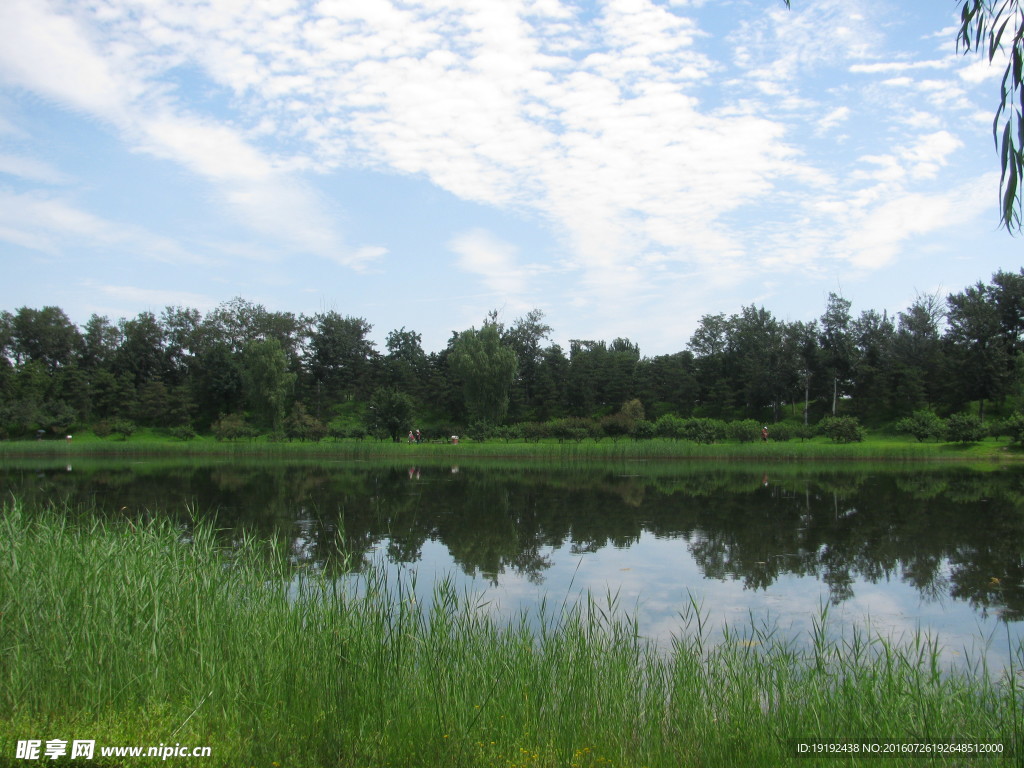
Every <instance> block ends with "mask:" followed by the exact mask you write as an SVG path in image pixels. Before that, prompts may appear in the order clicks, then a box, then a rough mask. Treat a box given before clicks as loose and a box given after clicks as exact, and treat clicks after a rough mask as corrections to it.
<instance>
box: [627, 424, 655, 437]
mask: <svg viewBox="0 0 1024 768" xmlns="http://www.w3.org/2000/svg"><path fill="white" fill-rule="evenodd" d="M632 434H633V439H634V440H650V439H651V438H653V437H654V424H653V423H652V422H650V421H645V420H641V421H638V422H636V423H635V424H634V425H633V433H632Z"/></svg>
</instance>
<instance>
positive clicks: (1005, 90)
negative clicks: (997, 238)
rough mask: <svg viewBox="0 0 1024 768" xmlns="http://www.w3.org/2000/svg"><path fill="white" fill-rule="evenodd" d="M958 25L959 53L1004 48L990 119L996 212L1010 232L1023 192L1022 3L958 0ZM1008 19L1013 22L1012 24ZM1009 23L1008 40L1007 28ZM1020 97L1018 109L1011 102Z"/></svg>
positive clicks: (1018, 223)
mask: <svg viewBox="0 0 1024 768" xmlns="http://www.w3.org/2000/svg"><path fill="white" fill-rule="evenodd" d="M961 3H962V5H961V8H960V30H959V31H958V32H957V36H956V41H957V47H958V48H959V47H962V48H963V50H964V53H970V52H972V51H981V50H982V45H983V44H984V43H987V45H985V48H986V49H987V53H988V60H989V62H992V61H994V60H995V58H996V56H998V55H999V53H1000V52H1001V51H1006V54H1007V64H1006V70H1005V71H1004V72H1003V78H1002V80H1001V82H1000V87H999V96H1000V101H999V106H998V107H997V108H996V113H995V119H994V120H993V121H992V138H993V140H994V141H995V144H996V150H997V151H998V152H999V159H1000V162H1001V164H1002V173H1001V174H1000V178H999V186H1000V191H1001V192H1002V195H1001V198H1000V210H999V218H1000V220H1001V223H1002V225H1003V226H1004V227H1006V229H1007V230H1008V231H1010V232H1020V231H1021V229H1022V223H1024V222H1022V213H1024V195H1022V194H1021V188H1020V180H1021V179H1022V178H1024V117H1022V116H1024V84H1022V82H1021V81H1022V76H1024V6H1022V4H1021V0H1001V2H998V3H997V2H993V0H961ZM1011 25H1012V26H1011ZM1008 28H1012V29H1013V35H1012V37H1011V39H1010V40H1009V42H1007V40H1006V39H1005V38H1006V31H1007V29H1008ZM1017 102H1019V103H1020V108H1019V109H1018V108H1017V106H1016V103H1017Z"/></svg>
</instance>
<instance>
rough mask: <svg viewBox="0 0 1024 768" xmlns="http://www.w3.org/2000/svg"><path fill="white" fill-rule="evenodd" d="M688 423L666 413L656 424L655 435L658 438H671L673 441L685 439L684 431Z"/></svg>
mask: <svg viewBox="0 0 1024 768" xmlns="http://www.w3.org/2000/svg"><path fill="white" fill-rule="evenodd" d="M685 426H686V422H685V421H684V420H683V419H680V418H679V417H678V416H676V415H675V414H673V413H666V414H665V415H664V416H661V417H659V418H658V420H657V421H656V422H654V434H655V435H657V436H658V437H670V438H672V439H673V440H680V439H682V437H683V430H684V427H685Z"/></svg>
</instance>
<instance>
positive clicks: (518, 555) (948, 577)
mask: <svg viewBox="0 0 1024 768" xmlns="http://www.w3.org/2000/svg"><path fill="white" fill-rule="evenodd" d="M2 479H3V482H4V485H5V487H7V488H9V489H10V490H11V491H13V492H14V493H16V494H19V495H21V496H22V497H23V498H25V499H26V501H29V502H31V501H38V500H42V499H47V498H53V499H56V498H67V499H69V500H70V501H71V502H72V503H73V504H79V505H86V506H91V507H92V508H94V510H98V511H99V512H100V513H104V514H111V515H120V516H125V515H128V516H130V515H133V514H142V513H145V514H155V513H160V512H159V510H160V509H161V508H162V509H163V512H162V514H168V515H177V516H178V518H179V519H180V522H181V524H182V525H188V524H189V523H190V521H191V516H192V515H195V514H199V515H202V516H209V517H212V518H213V519H214V520H215V521H216V524H217V526H218V528H219V529H220V530H221V531H222V535H223V537H224V539H225V541H226V542H230V541H237V540H239V539H240V538H241V537H242V536H243V535H256V536H259V537H261V538H277V539H280V540H284V541H286V542H290V544H289V548H290V550H289V551H291V552H292V554H293V557H295V558H296V559H297V560H303V561H310V562H316V563H318V564H319V565H321V566H324V567H341V565H342V564H344V563H346V562H350V560H349V561H347V560H346V557H345V556H346V555H349V556H352V557H354V560H355V562H356V564H358V563H359V562H360V561H361V560H368V559H370V558H371V557H372V556H373V554H372V553H374V552H381V551H383V553H384V554H385V556H386V557H387V558H388V559H389V560H391V561H392V562H396V563H398V562H400V563H410V562H416V561H418V560H419V559H421V557H422V553H423V547H424V546H425V544H426V543H427V542H428V541H436V542H439V543H441V544H443V545H444V546H445V547H446V548H447V549H448V551H449V552H450V554H451V556H452V557H453V559H454V560H455V562H456V563H457V564H458V566H459V567H460V568H461V569H462V570H464V571H465V572H466V573H470V574H480V575H482V576H484V577H485V578H487V579H489V580H491V581H492V582H497V581H499V580H500V578H501V576H502V575H503V574H506V573H515V574H519V575H522V576H524V577H526V578H528V579H530V580H532V581H535V582H538V581H542V580H543V577H544V573H545V572H546V571H547V569H549V568H550V567H551V565H552V556H551V554H550V553H551V551H552V550H553V549H555V548H559V547H567V548H570V549H571V550H572V551H574V552H587V551H597V550H600V549H602V548H605V547H609V546H616V547H628V546H630V545H632V544H634V543H635V542H637V541H638V540H639V538H640V536H641V535H643V534H644V533H649V534H653V535H655V536H658V537H662V538H677V539H681V540H685V541H686V542H687V547H688V548H689V550H690V552H691V554H692V556H693V558H694V559H695V561H696V563H697V564H698V565H699V567H700V568H701V570H702V571H703V573H704V574H705V576H707V577H708V578H715V579H730V580H731V579H736V580H740V581H741V582H742V583H743V585H744V586H745V587H746V588H749V589H755V590H756V589H766V588H768V587H769V586H771V585H772V584H774V583H775V582H776V581H777V580H778V579H779V578H780V577H782V576H784V575H794V576H810V577H815V578H817V579H819V580H820V581H822V582H823V583H825V584H826V585H827V586H828V588H829V591H830V599H831V600H832V601H834V602H841V601H843V600H846V599H848V598H849V597H850V596H851V595H852V594H853V585H854V584H855V582H856V581H857V580H859V579H861V580H866V581H869V582H879V581H883V580H887V579H900V580H903V581H904V582H906V583H908V584H910V585H912V586H913V587H915V588H916V589H917V590H919V591H920V593H921V594H922V597H923V599H925V600H937V599H942V598H943V597H944V596H945V595H947V594H948V595H951V596H953V597H955V598H957V599H960V600H966V601H968V602H970V603H971V604H972V605H973V606H975V607H976V608H977V609H978V610H980V611H982V612H988V611H995V612H997V613H998V614H999V615H1000V616H1002V617H1003V618H1005V619H1008V620H1020V619H1024V559H1022V551H1024V501H1022V499H1024V493H1022V492H1024V473H1021V472H1019V471H1003V472H987V473H982V472H971V471H968V470H950V471H942V472H934V471H932V472H913V473H909V472H907V473H881V474H870V473H853V472H832V473H817V474H813V475H806V476H800V475H795V474H792V473H791V474H789V475H785V476H781V477H779V478H777V479H776V478H774V477H771V476H770V473H765V472H759V471H745V470H742V469H736V468H722V467H711V468H707V467H702V468H699V469H694V470H687V471H679V472H677V473H661V474H655V475H652V476H645V475H642V474H637V473H631V474H629V475H626V474H624V473H622V472H618V471H615V470H609V469H588V468H575V469H572V470H565V471H557V472H556V471H541V470H534V469H529V470H526V469H516V468H510V469H507V470H492V469H486V470H485V469H477V468H472V467H463V469H462V471H461V472H459V473H452V472H451V471H450V469H449V468H442V467H428V468H421V469H418V470H415V471H410V469H409V468H408V467H384V466H366V467H355V466H345V465H341V464H337V463H335V464H327V465H320V466H316V465H314V466H310V465H308V464H290V463H285V462H251V463H248V464H247V463H225V464H213V465H187V464H186V465H181V464H176V465H168V466H162V465H161V464H159V463H158V462H154V463H152V464H146V465H138V466H136V465H117V466H100V467H96V468H95V469H93V470H89V469H88V468H84V471H83V469H76V470H75V471H74V472H67V471H66V468H65V467H61V468H60V469H54V470H38V469H33V470H26V471H23V472H20V473H19V472H17V471H14V470H7V471H5V472H4V474H3V477H2ZM154 500H159V501H154Z"/></svg>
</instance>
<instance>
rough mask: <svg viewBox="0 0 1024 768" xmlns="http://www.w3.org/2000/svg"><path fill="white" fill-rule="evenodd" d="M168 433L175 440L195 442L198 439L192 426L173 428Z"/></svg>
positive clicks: (185, 425) (184, 425)
mask: <svg viewBox="0 0 1024 768" xmlns="http://www.w3.org/2000/svg"><path fill="white" fill-rule="evenodd" d="M167 433H168V434H169V435H170V436H171V437H173V438H174V439H175V440H193V439H195V438H196V437H197V435H196V431H195V429H193V428H192V425H191V424H182V425H181V426H180V427H171V428H170V429H168V430H167Z"/></svg>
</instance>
